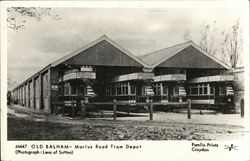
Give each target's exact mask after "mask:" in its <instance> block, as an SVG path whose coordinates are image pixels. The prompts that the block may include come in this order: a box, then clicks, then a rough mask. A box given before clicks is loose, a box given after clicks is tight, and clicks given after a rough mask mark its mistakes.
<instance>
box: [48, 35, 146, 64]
mask: <svg viewBox="0 0 250 161" xmlns="http://www.w3.org/2000/svg"><path fill="white" fill-rule="evenodd" d="M102 41H107V42H108V43H110V44H111V45H112V46H114V47H115V48H117V49H118V50H120V51H121V52H123V53H124V54H126V55H127V56H129V57H130V58H132V59H133V60H135V61H136V62H138V63H139V64H141V65H142V66H148V64H146V63H145V62H143V61H142V60H141V59H139V58H138V57H136V56H135V55H133V54H132V53H130V52H129V51H128V50H126V49H125V48H123V47H122V46H120V45H118V44H117V43H116V42H114V41H113V40H111V39H110V38H108V37H107V36H106V35H103V36H101V37H100V38H98V39H96V40H95V41H92V42H91V43H89V44H87V45H85V46H83V47H81V48H79V49H77V50H75V51H73V52H72V53H70V54H68V55H66V56H64V57H63V58H61V59H59V60H57V61H55V62H53V63H52V64H51V66H52V67H54V66H57V65H59V64H61V63H63V62H65V61H66V60H68V59H70V58H72V57H74V56H76V55H78V54H80V53H81V52H83V51H85V50H87V49H89V48H91V47H93V46H95V45H97V44H98V43H100V42H102Z"/></svg>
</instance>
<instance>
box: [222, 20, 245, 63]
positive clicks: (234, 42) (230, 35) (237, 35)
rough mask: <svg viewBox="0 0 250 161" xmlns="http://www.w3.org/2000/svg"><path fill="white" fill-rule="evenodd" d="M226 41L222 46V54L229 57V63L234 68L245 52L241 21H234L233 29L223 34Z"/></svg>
mask: <svg viewBox="0 0 250 161" xmlns="http://www.w3.org/2000/svg"><path fill="white" fill-rule="evenodd" d="M222 35H224V37H225V38H224V40H223V42H222V44H221V45H222V46H221V52H222V54H223V55H228V56H227V59H228V60H227V61H228V62H229V64H230V66H231V67H232V68H235V67H236V66H237V65H238V62H239V58H240V55H241V52H242V50H243V38H242V29H241V26H240V21H239V19H237V20H235V21H234V24H233V25H232V27H231V29H230V30H229V31H228V32H224V33H222Z"/></svg>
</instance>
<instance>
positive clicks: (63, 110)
mask: <svg viewBox="0 0 250 161" xmlns="http://www.w3.org/2000/svg"><path fill="white" fill-rule="evenodd" d="M62 114H63V115H64V114H65V104H64V102H62Z"/></svg>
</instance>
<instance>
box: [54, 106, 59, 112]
mask: <svg viewBox="0 0 250 161" xmlns="http://www.w3.org/2000/svg"><path fill="white" fill-rule="evenodd" d="M58 108H59V104H56V105H54V110H56V115H58Z"/></svg>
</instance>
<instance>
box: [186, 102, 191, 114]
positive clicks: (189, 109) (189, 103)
mask: <svg viewBox="0 0 250 161" xmlns="http://www.w3.org/2000/svg"><path fill="white" fill-rule="evenodd" d="M187 102H188V111H187V112H188V119H191V100H190V99H188V100H187Z"/></svg>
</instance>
